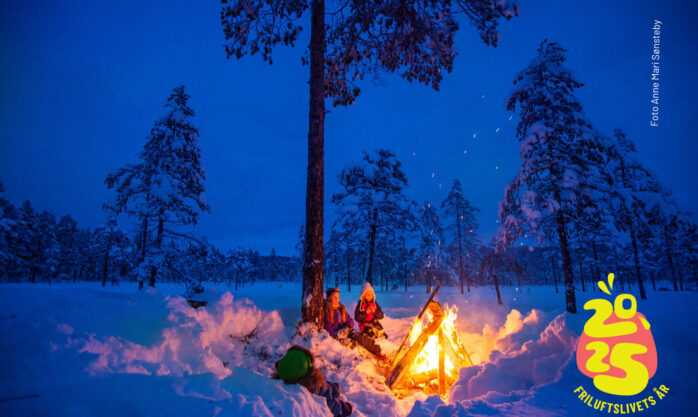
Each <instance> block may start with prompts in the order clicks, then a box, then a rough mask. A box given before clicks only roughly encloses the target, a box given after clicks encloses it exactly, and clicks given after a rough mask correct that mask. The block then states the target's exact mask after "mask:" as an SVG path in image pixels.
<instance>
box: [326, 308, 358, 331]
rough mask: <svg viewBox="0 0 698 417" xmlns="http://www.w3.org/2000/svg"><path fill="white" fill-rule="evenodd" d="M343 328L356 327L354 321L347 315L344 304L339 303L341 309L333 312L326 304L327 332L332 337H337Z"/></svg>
mask: <svg viewBox="0 0 698 417" xmlns="http://www.w3.org/2000/svg"><path fill="white" fill-rule="evenodd" d="M343 327H349V328H351V327H354V320H352V319H351V316H350V315H349V314H347V309H346V307H344V304H342V303H339V308H337V309H336V310H332V309H331V308H330V306H329V305H328V304H325V330H327V333H329V334H330V336H332V337H337V332H338V331H339V330H340V329H341V328H343Z"/></svg>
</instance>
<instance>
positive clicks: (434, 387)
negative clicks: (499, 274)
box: [385, 285, 473, 395]
mask: <svg viewBox="0 0 698 417" xmlns="http://www.w3.org/2000/svg"><path fill="white" fill-rule="evenodd" d="M439 288H440V285H439V286H437V287H436V289H435V290H434V292H433V293H432V295H431V297H430V298H429V300H428V301H427V303H426V305H425V306H424V308H423V309H422V312H421V313H420V314H419V316H417V320H416V321H415V323H414V324H413V325H412V328H411V330H410V332H409V333H408V335H407V337H406V338H405V340H404V341H403V343H402V345H401V346H400V348H399V349H398V351H397V355H396V357H395V361H394V362H393V363H394V366H393V368H392V370H391V371H390V373H389V375H388V378H387V379H386V381H385V383H386V385H388V386H389V387H390V388H391V389H393V390H396V391H404V390H410V389H413V388H417V389H421V390H422V391H424V392H426V393H427V394H430V395H431V394H437V393H438V394H440V395H445V394H446V392H447V391H448V388H449V387H450V386H451V385H453V383H454V382H455V381H456V379H457V378H458V372H459V371H460V368H462V367H464V366H471V365H472V364H473V362H472V360H471V359H470V355H469V354H468V352H467V350H466V349H465V347H464V346H463V345H462V344H461V343H460V340H459V338H458V332H457V331H456V328H455V320H456V317H457V310H456V308H455V307H451V308H449V309H447V310H446V311H444V309H443V308H442V307H441V305H440V304H439V303H438V302H436V301H433V300H434V297H435V296H436V293H437V292H438V291H439ZM408 341H409V344H408V347H406V348H405V349H403V347H405V343H406V342H408ZM403 351H404V353H403V354H402V355H400V353H401V352H403Z"/></svg>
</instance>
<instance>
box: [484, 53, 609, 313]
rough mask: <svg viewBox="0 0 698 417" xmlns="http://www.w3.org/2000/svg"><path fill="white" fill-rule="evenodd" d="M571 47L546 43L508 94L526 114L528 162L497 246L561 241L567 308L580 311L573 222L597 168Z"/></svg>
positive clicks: (505, 204)
mask: <svg viewBox="0 0 698 417" xmlns="http://www.w3.org/2000/svg"><path fill="white" fill-rule="evenodd" d="M565 52H566V51H565V49H563V48H562V47H561V46H560V45H559V44H557V43H554V42H547V41H543V42H542V43H541V45H540V47H539V48H538V55H537V57H536V58H535V59H534V60H533V61H531V63H530V64H529V65H528V66H527V67H526V68H525V69H524V70H523V71H521V72H520V73H519V74H518V75H517V76H516V78H515V80H514V85H515V87H514V90H513V92H512V94H511V96H510V97H509V98H508V100H507V109H508V110H512V111H513V110H516V108H517V107H518V109H519V114H520V117H521V119H520V121H519V124H518V126H517V130H516V133H517V138H518V139H519V141H520V142H521V148H520V156H521V168H520V169H519V172H518V173H517V174H516V176H515V178H514V179H513V181H512V182H511V184H509V185H508V186H507V187H506V189H505V193H504V194H505V197H504V201H502V202H501V203H500V206H499V217H500V220H501V222H502V225H501V226H500V230H499V233H498V236H499V238H498V242H497V247H498V249H499V250H501V249H502V248H506V247H508V246H509V245H511V244H512V243H513V242H514V241H515V240H516V239H518V238H520V237H522V236H524V235H525V234H529V235H532V236H533V237H535V238H538V240H539V243H541V244H543V243H544V241H548V242H550V241H555V240H557V242H558V245H559V250H560V255H561V258H562V270H563V275H564V283H565V306H566V309H567V311H569V312H570V313H576V312H577V305H576V301H575V293H574V282H573V275H572V261H571V258H570V246H569V245H570V243H569V228H570V227H575V226H576V225H577V224H578V223H580V221H579V219H578V217H577V215H578V213H579V211H580V210H579V205H580V204H581V202H582V198H581V197H582V196H584V195H588V194H589V193H590V190H588V189H586V188H585V185H588V184H589V183H590V182H593V180H592V179H590V178H589V177H593V176H594V175H595V174H596V172H595V170H594V169H593V168H594V167H593V166H592V164H593V160H592V159H591V158H589V157H588V152H589V149H588V148H587V146H585V145H588V141H589V135H588V132H589V126H588V123H587V122H586V120H585V118H584V116H583V114H582V106H581V105H580V104H579V102H578V101H577V99H576V98H575V96H574V94H573V93H574V90H576V89H577V88H579V87H581V86H582V83H580V82H579V81H577V80H576V79H575V78H574V76H573V75H572V72H571V71H570V70H569V69H567V68H566V67H565V66H564V63H565V60H566V58H565ZM585 134H586V135H585ZM584 135H585V136H584ZM583 138H584V140H582V139H583ZM583 179H585V180H584V181H583Z"/></svg>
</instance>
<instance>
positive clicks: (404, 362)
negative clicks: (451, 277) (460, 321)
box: [385, 301, 446, 388]
mask: <svg viewBox="0 0 698 417" xmlns="http://www.w3.org/2000/svg"><path fill="white" fill-rule="evenodd" d="M428 306H429V310H430V311H431V313H432V315H433V316H434V318H433V319H432V321H431V323H429V325H428V326H427V328H426V329H424V330H423V331H422V333H421V334H420V335H419V337H418V338H417V341H416V342H415V343H413V344H412V346H410V348H409V349H408V350H407V352H405V354H404V355H403V357H402V358H401V359H400V360H399V361H398V363H397V365H395V367H394V368H393V370H392V372H390V375H388V379H386V380H385V384H386V385H387V386H388V387H390V388H392V387H393V386H394V385H395V384H396V383H397V382H398V381H399V380H400V379H401V378H402V377H403V376H404V373H405V372H406V371H407V370H408V369H409V367H410V365H412V362H414V359H415V358H416V357H417V355H418V354H419V352H421V351H422V349H423V348H424V346H425V345H426V344H427V341H428V340H429V336H431V335H433V334H434V333H435V332H436V331H437V330H438V329H439V327H440V326H441V322H443V321H444V319H445V318H446V315H445V314H444V310H443V309H442V308H441V305H439V303H437V302H435V301H432V302H430V303H429V305H428Z"/></svg>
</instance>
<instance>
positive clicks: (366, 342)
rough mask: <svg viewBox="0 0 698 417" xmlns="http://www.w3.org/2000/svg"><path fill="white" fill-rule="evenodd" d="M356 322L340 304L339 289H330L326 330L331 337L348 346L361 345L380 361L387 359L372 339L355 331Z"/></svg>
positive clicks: (326, 303) (326, 313) (327, 294)
mask: <svg viewBox="0 0 698 417" xmlns="http://www.w3.org/2000/svg"><path fill="white" fill-rule="evenodd" d="M353 327H354V320H352V318H351V316H349V314H347V309H346V307H344V304H342V303H340V302H339V288H330V289H329V290H327V292H326V298H325V330H327V333H329V334H330V336H332V337H334V338H335V339H337V340H338V341H339V342H340V343H342V344H343V345H347V346H352V347H353V346H355V345H356V344H359V345H361V346H363V347H364V348H365V349H366V350H368V351H369V352H371V353H372V354H373V355H374V356H376V357H377V358H378V359H385V355H383V353H381V348H380V346H378V345H377V344H376V342H374V341H373V339H371V338H370V337H368V336H366V335H365V334H362V333H358V332H357V331H355V330H354V329H353Z"/></svg>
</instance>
